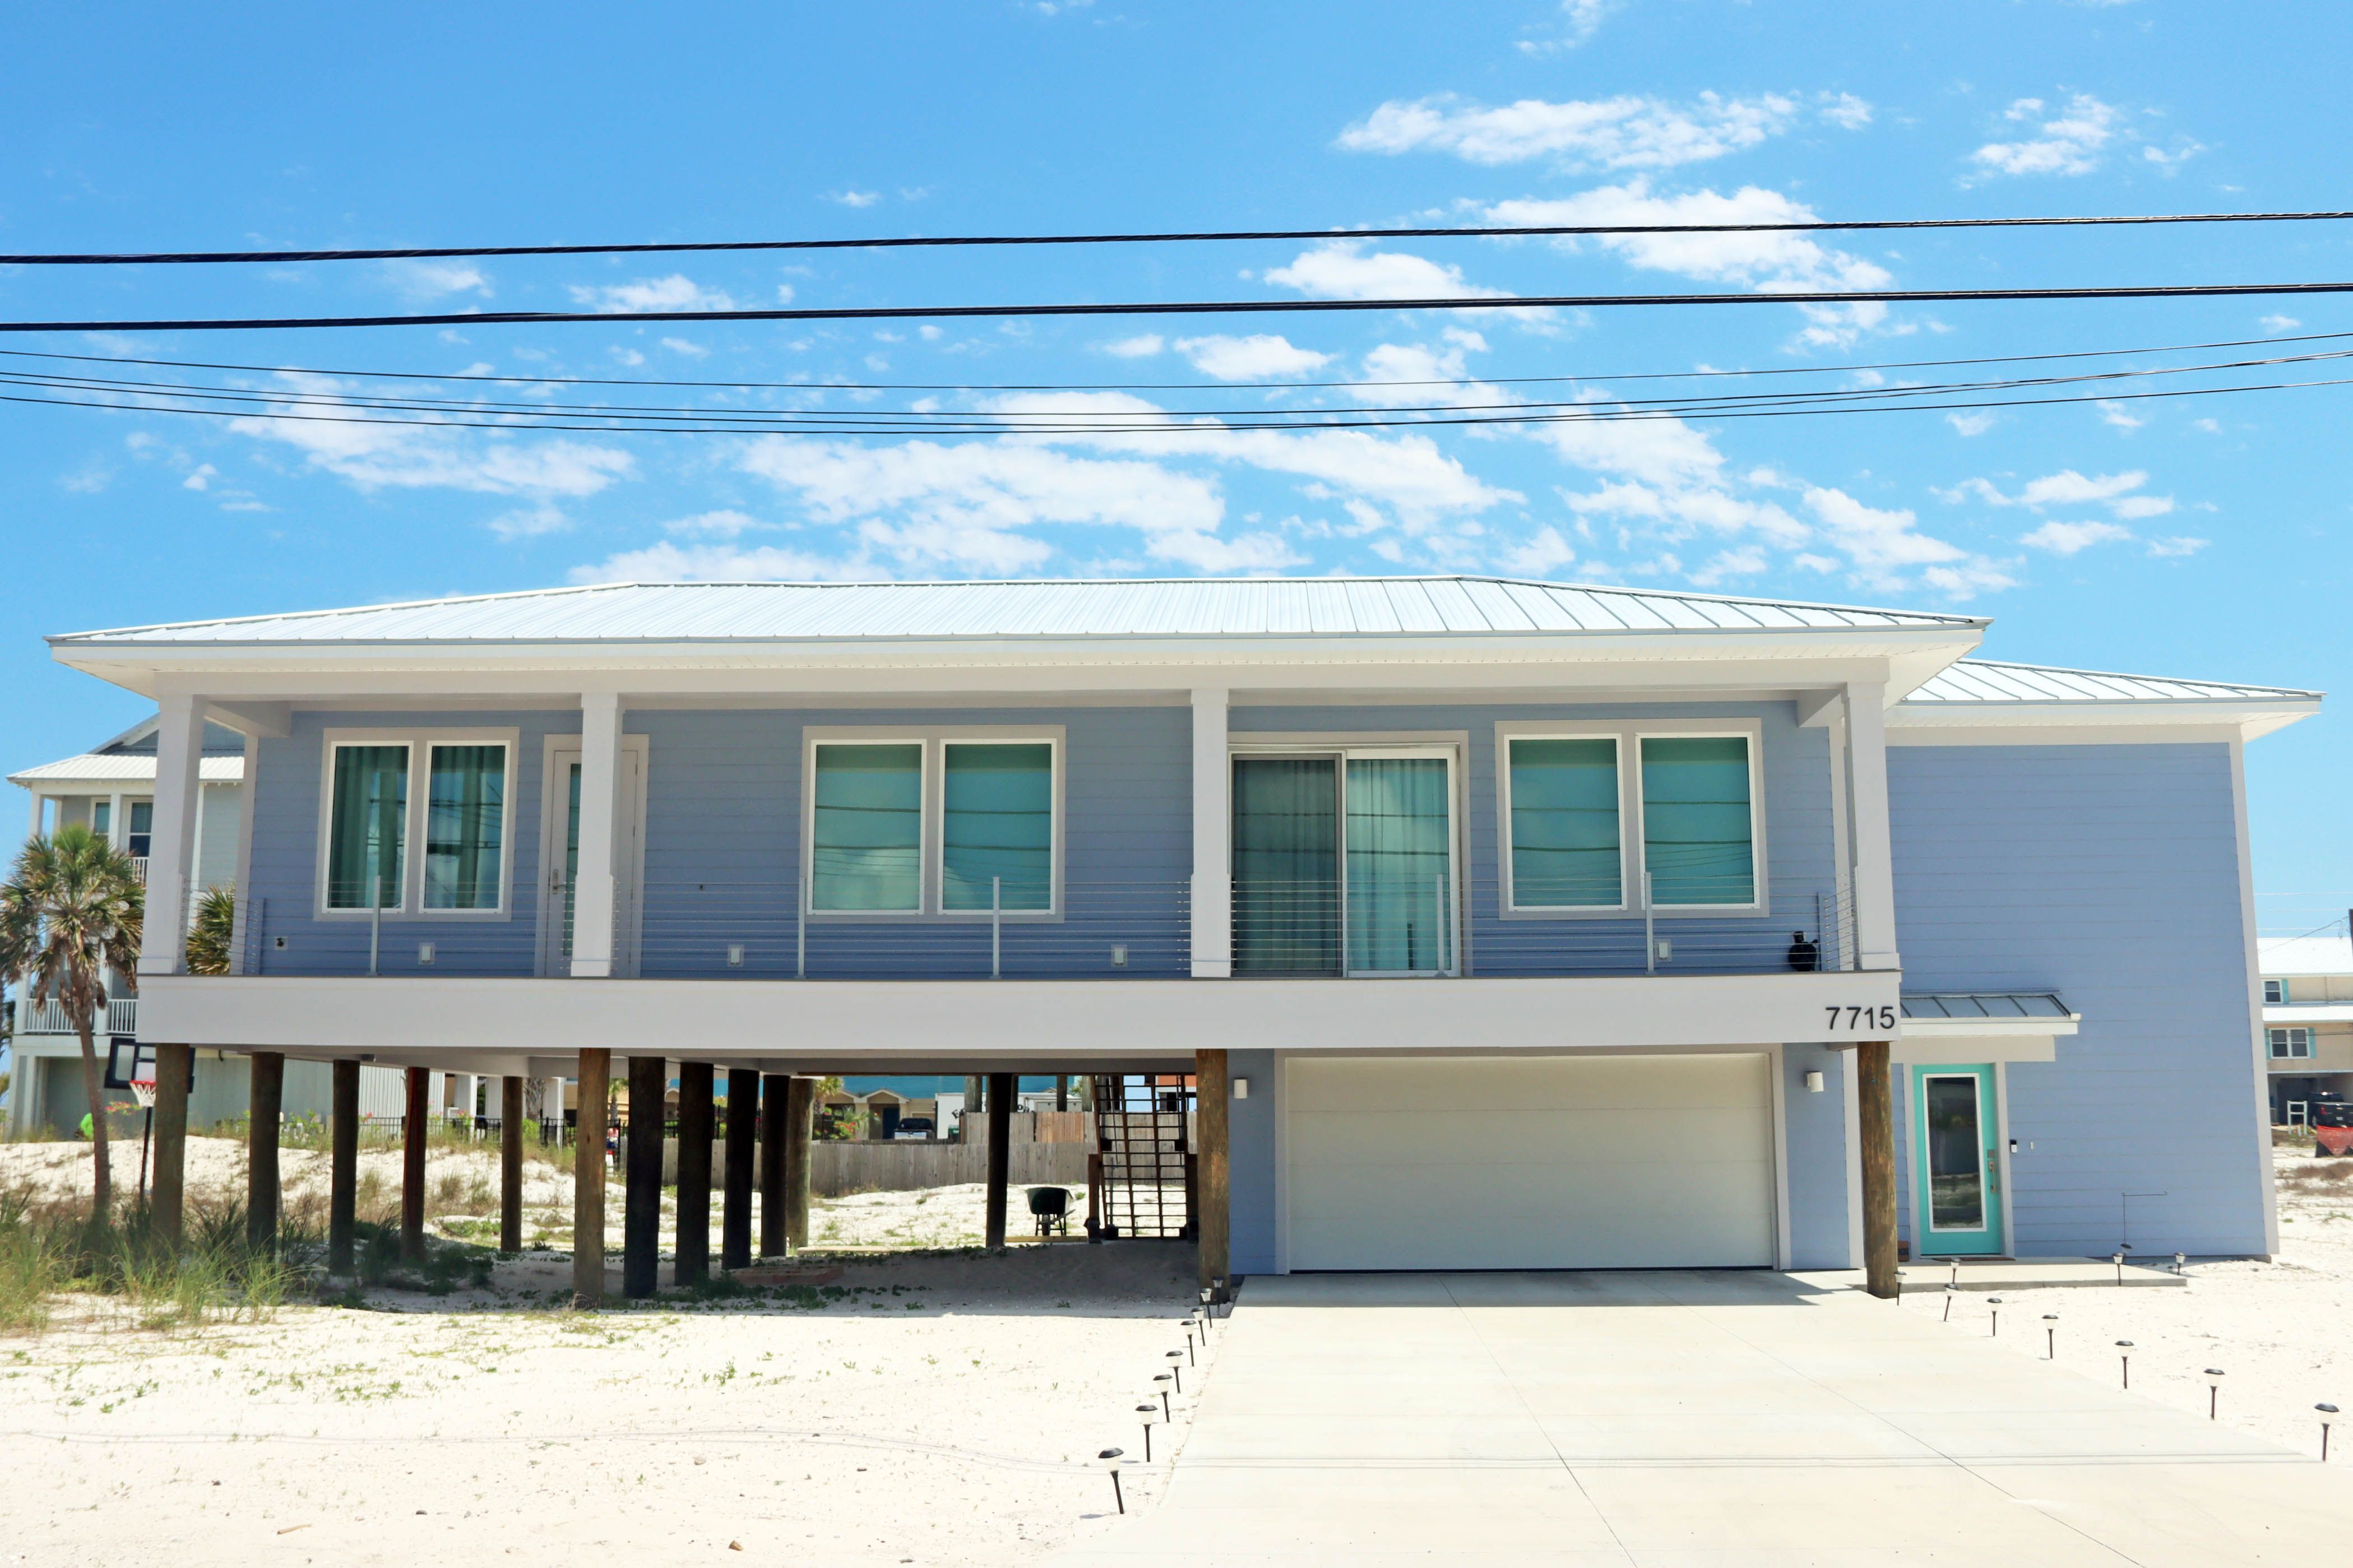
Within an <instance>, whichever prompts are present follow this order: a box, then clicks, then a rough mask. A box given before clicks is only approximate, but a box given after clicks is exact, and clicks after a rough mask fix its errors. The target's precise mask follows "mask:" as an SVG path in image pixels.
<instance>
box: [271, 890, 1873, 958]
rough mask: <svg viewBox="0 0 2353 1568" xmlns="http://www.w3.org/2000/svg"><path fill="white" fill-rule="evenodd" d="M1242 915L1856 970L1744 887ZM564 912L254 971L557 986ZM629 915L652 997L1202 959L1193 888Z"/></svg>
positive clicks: (879, 898)
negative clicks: (518, 979)
mask: <svg viewBox="0 0 2353 1568" xmlns="http://www.w3.org/2000/svg"><path fill="white" fill-rule="evenodd" d="M805 889H810V890H807V891H805ZM1645 894H1647V897H1646V896H1645ZM1231 900H1232V903H1231V911H1232V913H1231V927H1230V929H1231V948H1230V952H1231V959H1232V971H1233V973H1234V974H1235V975H1236V976H1237V977H1240V978H1268V977H1282V978H1308V977H1316V976H1323V977H1330V978H1374V977H1384V976H1398V977H1410V976H1419V977H1428V978H1452V977H1457V976H1464V975H1487V976H1526V977H1547V976H1574V975H1629V974H1650V975H1662V974H1663V975H1675V974H1683V975H1694V974H1762V973H1788V972H1812V971H1836V970H1851V969H1853V968H1855V967H1856V966H1857V954H1858V952H1859V943H1858V942H1857V941H1856V935H1855V920H1854V907H1853V900H1852V897H1851V896H1849V895H1846V894H1842V893H1841V892H1839V891H1837V890H1836V889H1833V888H1831V886H1829V885H1828V884H1827V882H1826V880H1824V879H1801V878H1791V879H1776V880H1773V881H1770V882H1768V883H1767V885H1766V886H1764V887H1763V888H1762V889H1759V888H1758V886H1757V883H1756V880H1755V879H1754V878H1753V877H1752V876H1751V875H1750V874H1749V873H1747V872H1746V870H1745V869H1743V870H1740V871H1738V872H1731V873H1726V872H1710V871H1706V870H1704V869H1700V868H1679V869H1673V870H1659V871H1653V872H1651V873H1650V874H1649V875H1648V876H1647V877H1644V876H1641V875H1640V874H1638V875H1635V876H1632V877H1629V878H1624V879H1621V878H1620V877H1619V876H1617V875H1616V874H1615V873H1614V872H1613V873H1610V874H1607V875H1582V876H1564V875H1549V876H1543V877H1527V876H1523V877H1521V878H1518V879H1510V878H1507V877H1505V876H1504V875H1502V874H1501V873H1500V872H1499V870H1498V868H1493V867H1492V866H1491V867H1485V868H1480V869H1479V870H1478V871H1475V872H1474V873H1473V874H1472V875H1471V876H1470V877H1468V878H1467V879H1464V878H1458V877H1456V876H1454V875H1451V874H1450V873H1449V871H1448V870H1447V869H1446V868H1444V866H1443V865H1442V863H1441V864H1440V865H1439V866H1437V867H1435V868H1432V867H1430V866H1426V865H1421V864H1419V862H1409V863H1408V864H1406V865H1405V866H1403V867H1399V866H1398V865H1396V864H1386V865H1382V864H1377V865H1375V866H1373V867H1372V868H1370V869H1369V870H1365V869H1360V868H1356V866H1354V865H1353V863H1352V864H1351V866H1350V867H1349V868H1348V870H1347V871H1346V872H1344V873H1343V874H1342V875H1339V876H1335V877H1323V878H1290V879H1271V878H1265V877H1247V876H1246V877H1241V878H1237V879H1234V880H1233V882H1232V884H1231ZM561 904H562V911H563V912H562V914H561V916H560V917H558V921H559V923H558V924H557V926H556V927H555V929H554V930H553V931H546V932H543V933H541V936H540V937H539V938H534V937H533V934H532V930H531V927H530V925H529V923H528V922H529V920H530V916H529V914H528V912H519V914H518V917H517V918H518V921H522V922H524V923H522V924H521V925H520V926H518V925H516V924H511V923H508V922H493V923H487V924H483V923H477V924H472V925H461V924H455V923H452V924H448V925H440V926H433V924H432V922H433V921H434V919H435V917H436V916H438V915H440V914H443V913H445V912H449V911H444V910H436V909H427V910H422V911H417V910H407V911H402V910H389V909H385V908H381V907H377V908H373V909H372V908H370V907H369V906H368V904H367V902H366V900H365V899H364V896H363V898H362V899H361V900H357V901H356V903H355V904H354V905H353V907H350V908H349V910H348V915H349V916H350V917H352V918H349V919H346V920H343V921H338V922H336V928H335V929H333V930H332V931H323V932H322V931H321V930H320V929H319V928H318V927H317V926H315V925H314V924H312V923H311V921H309V920H308V918H307V915H305V916H303V917H301V918H300V920H299V921H298V923H299V924H300V925H301V927H302V928H303V929H301V931H300V932H299V933H298V934H297V935H296V938H295V941H296V946H297V947H298V948H299V949H300V950H301V952H302V954H303V956H302V957H301V959H299V960H296V959H290V958H289V957H288V955H287V953H286V952H285V951H283V950H282V949H281V948H280V946H279V945H278V937H279V935H280V932H279V931H277V926H278V922H277V921H275V920H274V919H273V918H272V911H271V910H270V909H269V905H268V903H267V902H266V901H265V900H260V899H255V900H252V901H251V903H250V905H249V906H248V908H247V909H246V910H244V911H243V913H244V915H245V920H244V922H243V924H244V930H243V931H241V932H240V933H239V934H240V937H241V939H242V941H241V942H240V946H241V948H242V958H243V963H242V965H241V972H242V973H247V974H260V973H269V972H270V971H271V970H273V969H276V970H278V971H279V972H280V973H286V972H290V971H293V972H300V973H311V974H320V973H325V974H388V973H419V972H420V971H422V972H424V973H437V972H438V973H467V974H483V975H497V974H528V973H533V972H537V973H546V974H555V975H561V974H564V973H566V972H567V971H568V969H569V961H570V956H571V947H572V941H571V939H572V935H573V930H572V920H571V914H572V910H571V900H569V899H568V898H567V899H564V900H561ZM824 904H831V905H832V906H834V907H811V906H813V905H824ZM616 914H617V919H616V928H617V939H618V942H619V943H620V946H621V948H622V950H623V952H624V953H625V954H626V955H627V962H626V963H625V964H624V965H623V973H635V974H636V975H638V976H640V977H642V978H646V979H704V980H726V979H751V980H992V979H996V980H1120V979H1156V980H1168V979H1177V978H1183V977H1187V976H1189V975H1190V974H1191V973H1192V963H1193V956H1194V950H1193V899H1192V889H1191V883H1190V882H1189V880H1187V879H1166V880H1156V881H1077V880H1058V881H1036V880H1023V881H1021V882H1018V883H1009V882H1008V879H1002V878H991V879H988V885H987V887H986V889H983V888H981V887H980V886H978V885H977V883H976V882H972V881H970V880H967V881H966V882H965V883H963V884H957V885H950V886H945V887H943V886H939V885H935V884H930V883H924V882H922V881H916V882H912V883H911V882H905V881H902V880H900V879H895V878H886V877H876V878H872V879H867V880H863V881H861V880H859V879H850V878H840V877H834V878H821V879H818V881H817V882H816V883H815V884H813V885H809V884H803V883H800V882H797V881H792V880H758V879H744V880H732V881H731V880H713V879H698V880H691V881H690V880H684V879H663V880H658V881H652V882H649V883H647V884H645V885H643V886H642V887H638V888H635V889H624V891H623V896H622V900H621V905H620V908H619V909H618V910H617V911H616ZM387 917H390V920H389V921H387ZM428 928H430V929H428ZM541 940H543V941H544V942H545V950H544V951H543V952H542V951H541V949H540V948H539V947H538V946H537V945H536V944H537V942H539V941H541ZM330 944H332V945H330ZM426 953H433V954H435V956H433V957H431V958H427V957H425V956H424V955H425V954H426Z"/></svg>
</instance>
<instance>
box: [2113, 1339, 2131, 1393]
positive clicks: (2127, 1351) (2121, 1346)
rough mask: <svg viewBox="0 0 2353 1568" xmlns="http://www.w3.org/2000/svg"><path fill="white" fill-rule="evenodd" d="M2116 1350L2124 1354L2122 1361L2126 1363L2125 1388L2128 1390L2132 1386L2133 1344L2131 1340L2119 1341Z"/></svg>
mask: <svg viewBox="0 0 2353 1568" xmlns="http://www.w3.org/2000/svg"><path fill="white" fill-rule="evenodd" d="M2116 1349H2117V1350H2119V1351H2121V1352H2124V1353H2123V1355H2122V1357H2121V1358H2120V1359H2121V1360H2122V1361H2123V1362H2124V1363H2125V1386H2126V1388H2130V1387H2131V1386H2132V1349H2133V1342H2132V1341H2130V1340H2118V1341H2117V1342H2116Z"/></svg>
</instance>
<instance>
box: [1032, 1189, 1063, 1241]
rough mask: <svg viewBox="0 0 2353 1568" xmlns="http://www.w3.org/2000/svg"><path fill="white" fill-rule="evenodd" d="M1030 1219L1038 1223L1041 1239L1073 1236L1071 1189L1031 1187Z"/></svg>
mask: <svg viewBox="0 0 2353 1568" xmlns="http://www.w3.org/2000/svg"><path fill="white" fill-rule="evenodd" d="M1029 1217H1030V1218H1032V1219H1034V1220H1036V1221H1037V1222H1038V1234H1039V1236H1040V1237H1049V1236H1055V1235H1061V1236H1068V1235H1070V1234H1071V1189H1070V1188H1068V1187H1031V1188H1030V1189H1029Z"/></svg>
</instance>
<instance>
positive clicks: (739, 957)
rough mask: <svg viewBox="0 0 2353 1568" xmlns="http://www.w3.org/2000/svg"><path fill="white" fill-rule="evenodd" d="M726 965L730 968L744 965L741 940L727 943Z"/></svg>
mask: <svg viewBox="0 0 2353 1568" xmlns="http://www.w3.org/2000/svg"><path fill="white" fill-rule="evenodd" d="M727 967H728V968H730V969H741V968H743V967H744V944H743V943H742V942H729V943H728V944H727Z"/></svg>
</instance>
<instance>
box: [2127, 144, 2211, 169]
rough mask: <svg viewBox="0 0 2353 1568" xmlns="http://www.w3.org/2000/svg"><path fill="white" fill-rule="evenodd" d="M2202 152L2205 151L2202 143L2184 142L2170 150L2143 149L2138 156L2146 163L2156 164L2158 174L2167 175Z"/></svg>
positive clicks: (2159, 148)
mask: <svg viewBox="0 0 2353 1568" xmlns="http://www.w3.org/2000/svg"><path fill="white" fill-rule="evenodd" d="M2204 151H2206V144H2205V143H2204V142H2181V143H2180V144H2179V145H2178V146H2176V147H2173V148H2171V149H2170V150H2168V149H2166V148H2163V147H2143V148H2142V149H2141V150H2140V155H2141V157H2142V159H2143V160H2145V161H2146V162H2147V163H2154V164H2156V165H2157V168H2158V173H2159V174H2168V175H2169V174H2172V173H2173V172H2174V171H2175V170H2176V169H2179V167H2181V165H2182V164H2184V163H2188V162H2189V160H2190V159H2192V158H2195V157H2196V156H2198V154H2199V153H2203V152H2204Z"/></svg>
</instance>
